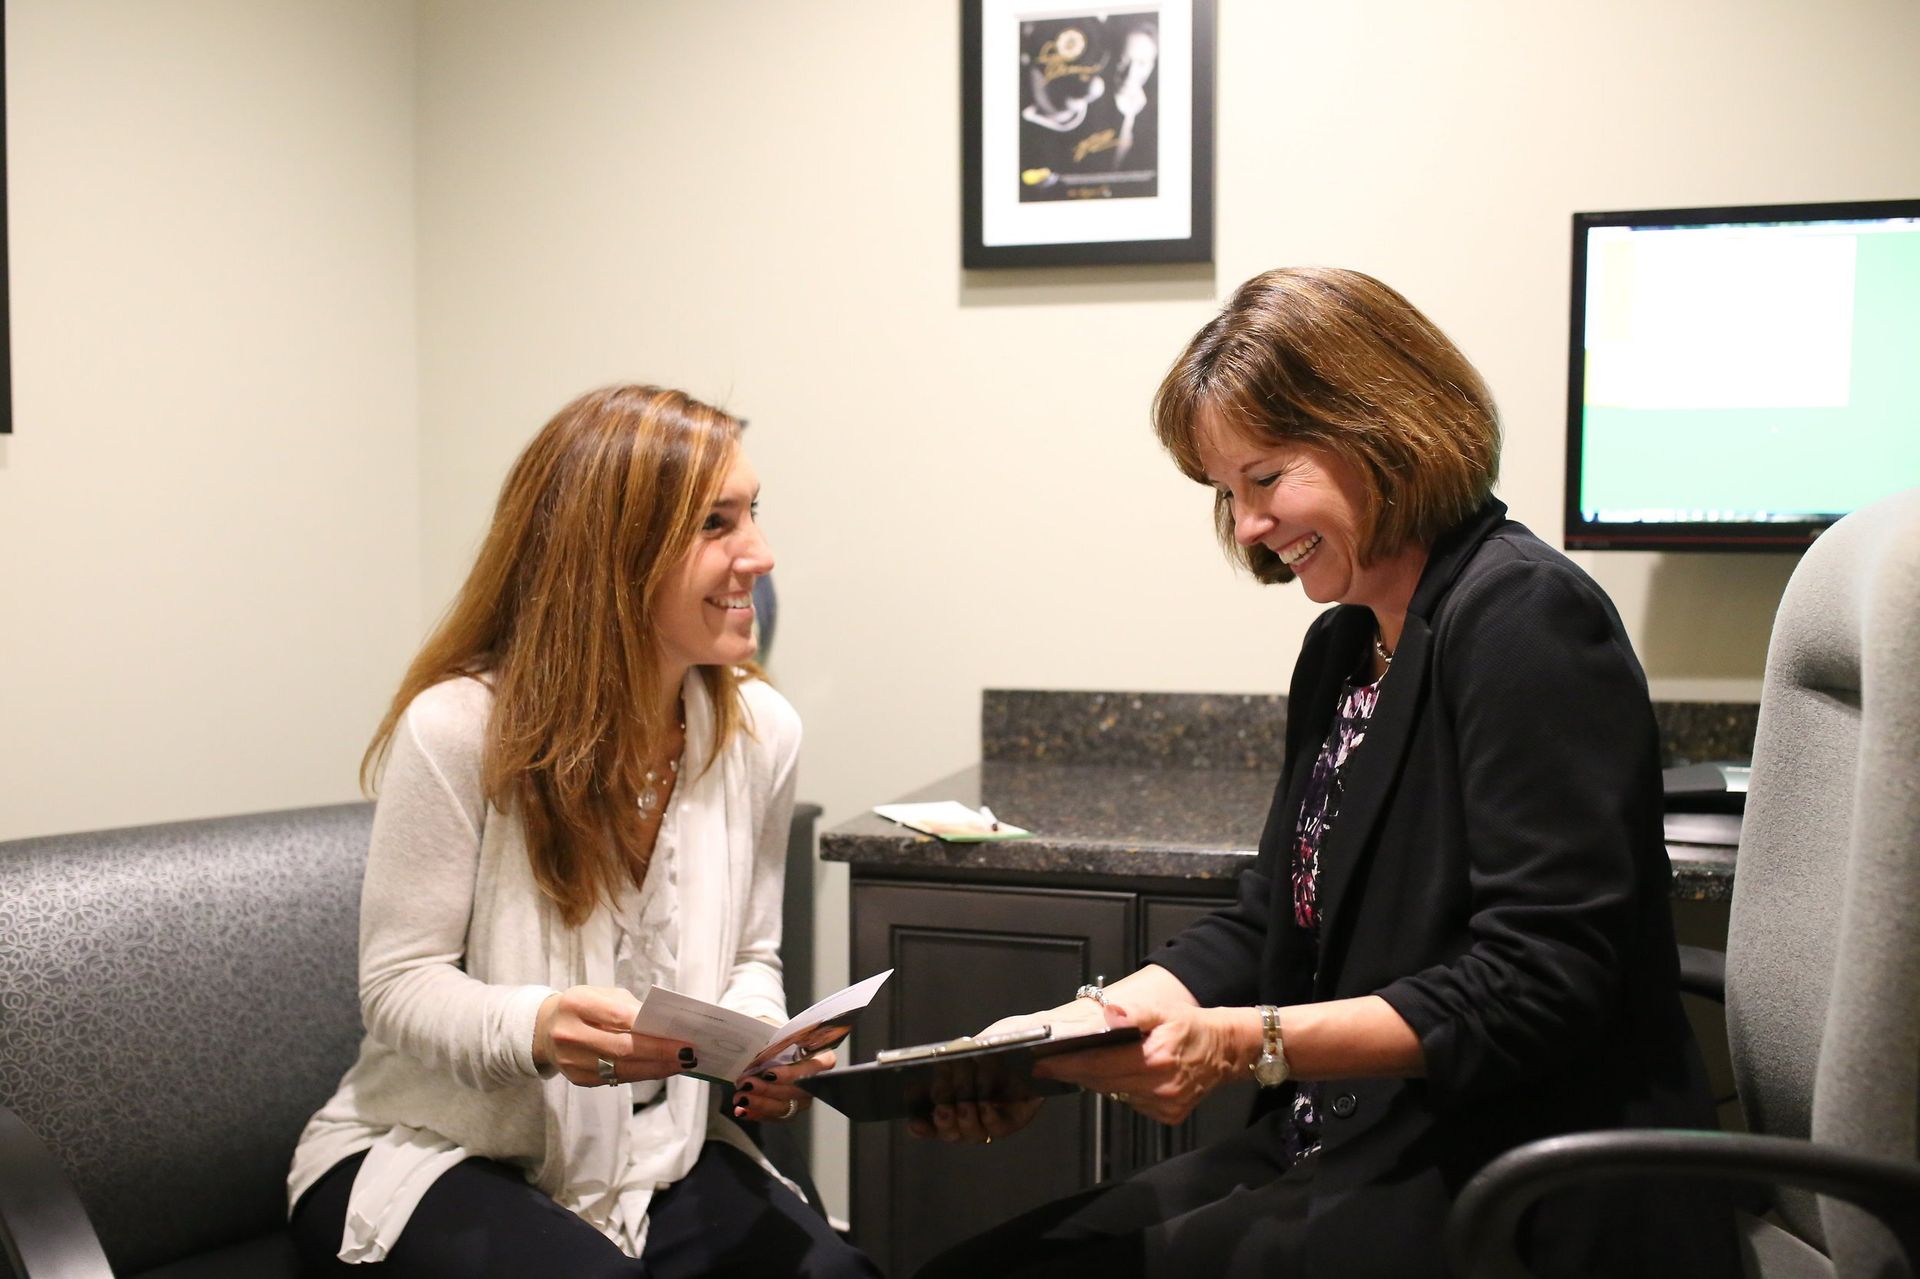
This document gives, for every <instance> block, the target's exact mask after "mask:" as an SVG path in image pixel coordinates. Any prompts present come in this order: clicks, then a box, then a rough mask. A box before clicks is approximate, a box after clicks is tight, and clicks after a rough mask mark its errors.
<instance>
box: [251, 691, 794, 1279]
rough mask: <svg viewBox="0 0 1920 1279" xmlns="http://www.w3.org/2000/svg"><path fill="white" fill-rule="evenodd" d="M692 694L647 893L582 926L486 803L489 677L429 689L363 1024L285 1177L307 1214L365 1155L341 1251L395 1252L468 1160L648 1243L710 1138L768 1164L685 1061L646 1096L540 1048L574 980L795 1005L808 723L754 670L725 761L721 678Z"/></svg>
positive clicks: (385, 825)
mask: <svg viewBox="0 0 1920 1279" xmlns="http://www.w3.org/2000/svg"><path fill="white" fill-rule="evenodd" d="M682 691H683V694H684V697H685V705H686V710H687V742H688V746H687V750H686V753H685V755H684V756H683V758H682V761H681V771H680V781H679V785H678V787H677V789H676V791H675V794H674V797H673V800H672V802H671V804H670V807H669V811H668V813H667V814H666V815H665V816H664V818H663V821H662V830H661V834H660V838H659V842H658V844H657V845H656V848H655V853H654V868H653V869H652V870H651V871H650V872H649V874H648V877H647V885H646V886H645V887H643V888H641V889H639V890H632V891H630V892H629V893H628V894H626V895H625V896H624V897H623V900H622V901H621V903H620V904H619V906H618V907H617V908H616V909H608V908H605V907H603V908H601V909H600V910H597V911H595V912H594V914H593V915H591V916H590V917H589V918H588V919H587V921H586V922H585V923H584V924H582V925H581V926H580V927H579V928H577V929H574V928H568V927H566V926H565V924H564V922H563V921H562V920H561V919H560V918H559V914H558V911H557V910H555V909H554V907H553V905H552V903H551V902H550V901H549V900H548V899H547V898H546V896H545V895H544V894H542V893H541V892H540V890H539V887H538V885H537V884H536V883H535V882H534V879H533V872H532V867H531V865H530V863H529V861H528V858H527V850H526V842H525V837H524V835H523V833H522V831H521V827H520V823H519V821H518V820H517V819H516V818H514V817H513V816H511V815H510V814H503V813H501V812H500V811H499V810H497V809H494V808H492V807H491V806H489V805H488V804H487V803H486V799H485V796H484V794H483V793H482V790H481V783H480V779H481V754H482V750H483V747H484V742H485V734H486V726H487V720H488V716H489V714H490V712H491V709H492V694H491V692H490V691H489V690H488V689H487V687H486V685H485V684H484V683H482V682H481V681H479V680H477V679H457V680H449V681H446V682H445V683H442V684H438V685H435V686H434V687H433V688H430V689H428V690H426V691H425V692H423V693H422V694H420V696H419V697H417V698H415V699H414V701H413V704H412V705H410V706H409V707H408V708H407V712H406V714H405V715H404V716H403V717H402V718H401V721H400V724H399V727H398V730H397V731H396V733H395V735H394V742H393V750H392V753H391V755H390V757H389V759H388V763H387V769H386V773H385V775H384V777H383V779H382V787H381V796H380V803H379V806H378V807H377V809H376V810H375V813H374V826H373V838H372V843H371V846H370V848H369V852H368V857H367V874H366V882H365V886H364V888H363V890H362V897H361V915H360V997H361V1008H362V1013H363V1016H364V1017H365V1020H366V1025H367V1035H366V1038H365V1039H364V1040H363V1041H362V1043H361V1048H360V1056H359V1059H358V1060H357V1061H356V1062H355V1063H354V1065H353V1066H352V1068H351V1069H349V1070H348V1071H347V1074H346V1077H345V1078H344V1079H342V1080H341V1082H340V1087H339V1090H338V1091H337V1092H335V1094H334V1095H333V1097H332V1098H331V1099H330V1100H329V1101H328V1102H327V1103H326V1104H325V1105H324V1106H322V1107H321V1108H320V1110H319V1111H318V1112H317V1113H316V1114H315V1115H314V1117H313V1118H312V1119H311V1120H310V1121H309V1122H308V1124H307V1127H306V1130H305V1132H303V1133H302V1134H301V1138H300V1143H299V1145H298V1147H297V1148H296V1149H295V1151H294V1159H293V1167H292V1169H291V1170H290V1172H289V1174H288V1179H287V1188H288V1203H289V1206H291V1205H292V1204H293V1203H295V1202H297V1201H298V1199H299V1197H300V1195H301V1194H302V1193H303V1192H304V1191H306V1190H307V1189H308V1188H309V1187H311V1186H312V1185H313V1184H314V1183H315V1182H316V1181H318V1180H319V1179H320V1177H321V1176H323V1175H324V1174H325V1173H326V1171H327V1170H328V1169H329V1168H332V1167H333V1166H334V1165H335V1164H337V1163H339V1162H340V1161H341V1160H342V1159H345V1158H347V1157H349V1156H351V1155H353V1154H355V1153H357V1152H359V1151H362V1150H364V1151H366V1152H367V1157H366V1160H365V1162H364V1163H362V1165H361V1166H360V1170H359V1172H358V1173H357V1174H356V1176H355V1179H354V1184H353V1189H352V1192H351V1194H350V1196H349V1198H348V1204H347V1218H346V1225H345V1229H344V1231H343V1234H342V1238H341V1243H340V1253H339V1256H340V1259H341V1260H342V1261H348V1262H357V1261H378V1260H380V1259H381V1258H383V1257H385V1256H386V1254H387V1250H388V1249H389V1248H391V1247H392V1246H393V1243H394V1241H395V1240H397V1239H398V1238H399V1237H400V1234H401V1232H402V1230H404V1229H405V1227H406V1223H407V1219H408V1217H409V1216H410V1215H411V1214H412V1212H413V1209H414V1206H415V1205H416V1204H417V1203H418V1202H419V1201H420V1197H421V1196H422V1195H423V1194H425V1193H426V1190H427V1188H428V1187H429V1186H431V1185H432V1184H433V1182H434V1181H435V1180H436V1179H437V1178H438V1177H439V1176H440V1174H441V1173H443V1172H445V1171H446V1170H447V1169H449V1168H451V1167H453V1166H454V1165H455V1164H458V1163H459V1162H460V1161H462V1160H463V1159H467V1158H470V1157H475V1156H480V1157H485V1158H489V1159H495V1160H500V1161H503V1162H506V1163H510V1164H514V1165H517V1166H519V1167H521V1168H523V1169H524V1170H525V1171H526V1174H527V1178H528V1180H529V1181H531V1182H533V1183H534V1184H536V1185H538V1186H539V1187H540V1188H541V1189H543V1190H545V1191H546V1192H547V1193H548V1194H551V1195H552V1196H553V1197H554V1199H555V1200H557V1201H558V1202H559V1203H561V1204H562V1205H564V1206H565V1207H567V1208H569V1209H571V1210H572V1211H573V1212H575V1213H577V1214H579V1215H580V1216H581V1217H582V1218H583V1219H585V1220H586V1221H588V1222H589V1223H591V1224H592V1225H594V1226H595V1227H596V1228H598V1229H599V1230H600V1231H602V1232H603V1233H604V1234H606V1235H607V1237H608V1238H610V1239H612V1240H613V1241H614V1242H615V1243H616V1244H618V1245H619V1246H620V1247H621V1249H622V1250H623V1251H624V1252H626V1253H627V1254H628V1255H629V1256H633V1257H638V1256H640V1254H641V1250H642V1248H643V1247H644V1246H645V1242H646V1229H647V1216H646V1214H647V1208H648V1205H649V1204H650V1203H651V1202H652V1199H653V1196H654V1194H655V1193H656V1192H657V1191H658V1190H660V1189H662V1188H664V1187H667V1186H670V1185H672V1184H673V1183H674V1182H676V1181H677V1180H679V1179H680V1178H681V1177H683V1176H685V1175H686V1173H687V1171H688V1170H689V1169H690V1168H692V1166H693V1164H694V1161H695V1160H697V1159H698V1158H699V1156H700V1150H701V1147H702V1145H703V1144H704V1143H705V1142H706V1141H707V1140H708V1139H714V1140H720V1141H724V1142H727V1143H728V1144H729V1145H732V1146H735V1147H738V1148H739V1149H741V1150H742V1151H744V1152H746V1153H747V1154H749V1155H751V1156H752V1157H753V1158H754V1159H755V1160H757V1161H758V1162H760V1163H761V1165H762V1166H763V1167H766V1161H765V1159H764V1158H763V1157H762V1156H761V1155H760V1154H759V1152H758V1150H757V1148H756V1147H755V1146H754V1145H753V1143H752V1142H751V1141H750V1140H749V1139H748V1138H747V1136H746V1135H745V1134H744V1133H743V1132H742V1131H741V1130H740V1129H739V1127H738V1126H737V1125H735V1124H734V1123H733V1122H732V1121H731V1120H728V1119H725V1118H722V1117H721V1116H720V1115H719V1114H718V1113H717V1099H716V1098H715V1097H714V1096H713V1089H712V1086H711V1085H709V1084H707V1083H704V1082H702V1081H700V1080H697V1079H694V1078H692V1077H691V1076H686V1075H676V1076H674V1077H673V1078H671V1079H669V1080H667V1081H665V1083H664V1086H662V1085H658V1084H656V1085H654V1086H652V1087H646V1088H640V1089H638V1090H637V1092H636V1089H635V1088H634V1087H633V1086H631V1085H622V1086H620V1087H615V1088H604V1087H592V1088H583V1087H578V1086H576V1085H574V1084H572V1083H569V1082H568V1081H567V1080H566V1079H565V1078H564V1077H562V1076H560V1075H558V1074H552V1075H549V1076H547V1077H544V1078H543V1077H542V1076H541V1074H540V1072H539V1071H538V1069H537V1068H536V1067H535V1066H534V1062H533V1027H534V1020H535V1018H536V1016H537V1014H538V1012H539V1008H540V1004H541V1003H542V1001H544V1000H545V999H546V997H547V996H548V995H549V994H552V993H553V992H554V991H556V990H564V989H566V988H567V987H569V986H574V985H583V984H584V985H595V986H609V985H624V986H627V987H628V988H629V989H634V990H636V992H638V993H644V990H645V989H646V985H644V984H643V983H648V984H650V983H652V982H656V981H658V982H667V983H668V984H669V985H670V986H671V988H672V989H674V990H677V991H679V992H681V993H682V994H686V995H691V996H693V997H694V998H697V999H705V1000H708V1001H710V1002H714V1003H719V1004H721V1005H723V1006H725V1007H728V1008H731V1009H734V1010H736V1011H738V1012H742V1013H745V1014H747V1015H748V1016H752V1017H765V1018H771V1019H772V1020H773V1021H775V1022H776V1023H778V1022H781V1021H784V1020H785V1018H786V1009H785V998H784V995H783V993H782V988H781V983H780V959H779V944H780V908H781V893H782V891H783V887H784V875H785V868H786V843H787V829H788V824H789V822H790V821H791V817H792V809H793V785H794V765H795V762H796V759H797V757H798V754H799V746H800V722H799V718H798V716H796V715H795V714H794V712H793V708H792V707H791V706H790V705H789V704H788V703H787V701H786V699H785V698H783V697H781V696H780V695H779V694H778V693H777V692H775V691H774V690H773V689H772V688H771V687H769V686H768V685H766V684H765V683H762V682H760V681H758V680H755V681H751V682H749V683H747V684H745V685H744V686H743V687H742V689H741V696H742V699H743V701H744V703H745V707H746V710H747V726H748V729H749V730H750V731H748V732H743V733H739V734H736V735H735V738H734V740H733V741H732V742H731V743H729V744H728V746H727V748H726V749H725V750H724V751H723V752H721V754H720V756H719V758H718V759H716V760H715V761H714V763H713V766H712V767H711V768H708V767H706V764H705V760H706V754H707V753H708V752H709V751H710V750H711V745H710V744H711V743H712V741H713V711H712V707H711V705H710V703H709V702H708V699H707V694H706V686H705V685H704V684H703V683H702V682H701V681H700V679H699V678H698V674H697V672H696V673H693V674H690V675H689V676H688V678H687V681H686V683H685V685H684V686H683V690H682ZM663 872H664V873H663ZM623 921H624V922H623ZM636 1102H638V1103H643V1104H640V1105H637V1106H636V1104H635V1103H636ZM768 1171H769V1172H772V1169H771V1168H768ZM776 1175H777V1174H776Z"/></svg>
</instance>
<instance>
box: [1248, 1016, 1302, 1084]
mask: <svg viewBox="0 0 1920 1279" xmlns="http://www.w3.org/2000/svg"><path fill="white" fill-rule="evenodd" d="M1255 1007H1256V1009H1257V1010H1258V1011H1259V1013H1260V1055H1259V1056H1258V1057H1257V1058H1255V1059H1254V1062H1253V1065H1252V1067H1251V1069H1252V1071H1253V1078H1254V1080H1255V1082H1257V1083H1258V1084H1259V1085H1260V1086H1261V1087H1262V1088H1278V1087H1279V1086H1280V1085H1281V1084H1284V1083H1286V1082H1287V1079H1288V1077H1289V1076H1291V1075H1292V1074H1293V1071H1292V1069H1291V1068H1290V1067H1289V1066H1288V1065H1287V1049H1286V1045H1285V1044H1283V1043H1282V1042H1281V1041H1280V1010H1279V1009H1278V1008H1275V1007H1274V1006H1273V1005H1272V1004H1257V1005H1255Z"/></svg>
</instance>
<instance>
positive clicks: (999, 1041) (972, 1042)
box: [873, 1026, 1053, 1065]
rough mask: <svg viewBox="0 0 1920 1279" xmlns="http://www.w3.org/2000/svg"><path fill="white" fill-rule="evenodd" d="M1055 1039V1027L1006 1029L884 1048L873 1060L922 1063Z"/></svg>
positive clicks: (879, 1061) (881, 1062)
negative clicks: (986, 1049) (936, 1058)
mask: <svg viewBox="0 0 1920 1279" xmlns="http://www.w3.org/2000/svg"><path fill="white" fill-rule="evenodd" d="M1052 1037H1053V1027H1052V1026H1034V1027H1032V1028H1031V1029H1028V1030H1007V1031H1002V1032H1001V1033H1000V1034H997V1035H982V1036H980V1037H979V1038H975V1037H974V1036H972V1035H962V1036H960V1038H958V1039H946V1040H941V1041H940V1042H939V1043H932V1044H915V1045H914V1046H913V1047H911V1048H885V1049H882V1050H881V1051H879V1052H877V1053H875V1054H874V1055H873V1060H874V1061H875V1063H877V1064H882V1065H884V1064H888V1063H892V1062H898V1061H919V1060H920V1059H921V1058H923V1057H945V1056H948V1055H950V1054H952V1053H966V1052H973V1051H975V1050H976V1049H980V1048H1007V1047H1010V1046H1012V1045H1014V1044H1031V1043H1036V1042H1038V1041H1040V1040H1042V1039H1051V1038H1052Z"/></svg>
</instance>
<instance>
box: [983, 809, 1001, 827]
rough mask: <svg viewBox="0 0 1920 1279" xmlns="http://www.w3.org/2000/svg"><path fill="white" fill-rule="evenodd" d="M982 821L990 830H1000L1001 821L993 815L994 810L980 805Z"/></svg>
mask: <svg viewBox="0 0 1920 1279" xmlns="http://www.w3.org/2000/svg"><path fill="white" fill-rule="evenodd" d="M980 820H981V821H983V822H985V823H986V824H987V829H988V830H999V829H1000V819H999V818H998V817H995V816H994V815H993V810H992V809H991V808H988V807H987V806H986V805H985V804H982V805H980Z"/></svg>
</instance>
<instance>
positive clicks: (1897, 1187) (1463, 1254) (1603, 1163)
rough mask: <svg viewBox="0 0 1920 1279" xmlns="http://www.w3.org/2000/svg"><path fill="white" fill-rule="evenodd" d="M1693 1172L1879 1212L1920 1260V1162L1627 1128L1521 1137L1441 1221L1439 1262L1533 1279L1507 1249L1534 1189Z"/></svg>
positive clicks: (1772, 1141) (1482, 1278)
mask: <svg viewBox="0 0 1920 1279" xmlns="http://www.w3.org/2000/svg"><path fill="white" fill-rule="evenodd" d="M1625 1176H1632V1177H1642V1178H1644V1177H1699V1178H1708V1179H1717V1180H1727V1181H1736V1182H1747V1183H1753V1182H1758V1183H1763V1184H1767V1185H1793V1186H1800V1187H1804V1188H1806V1189H1808V1190H1812V1191H1815V1192H1817V1193H1819V1194H1823V1195H1832V1196H1834V1197H1836V1198H1839V1199H1845V1200H1846V1201H1848V1202H1849V1203H1852V1204H1855V1205H1857V1206H1859V1207H1861V1208H1864V1209H1866V1210H1867V1211H1868V1212H1871V1213H1872V1214H1873V1215H1874V1216H1876V1217H1878V1218H1879V1219H1880V1221H1881V1222H1882V1223H1883V1224H1884V1225H1886V1227H1887V1228H1888V1229H1889V1230H1891V1231H1892V1232H1893V1235H1894V1237H1895V1238H1896V1239H1897V1240H1899V1242H1900V1246H1901V1247H1902V1248H1903V1249H1905V1250H1906V1254H1907V1260H1908V1265H1909V1268H1911V1267H1912V1266H1913V1265H1914V1263H1915V1262H1916V1260H1920V1220H1916V1219H1915V1215H1914V1212H1913V1205H1914V1204H1915V1203H1916V1202H1920V1164H1916V1163H1912V1162H1909V1161H1906V1160H1899V1159H1887V1158H1883V1157H1880V1156H1877V1155H1862V1154H1855V1153H1853V1152H1851V1151H1845V1150H1837V1149H1835V1148H1833V1147H1831V1146H1821V1145H1816V1144H1815V1143H1813V1142H1810V1141H1796V1140H1792V1139H1790V1138H1786V1137H1758V1136H1750V1135H1746V1134H1741V1133H1723V1132H1701V1131H1691V1130H1678V1129H1669V1128H1629V1129H1623V1130H1620V1131H1615V1132H1588V1133H1575V1134H1572V1135H1570V1136H1565V1137H1549V1138H1546V1139H1545V1140H1543V1141H1535V1142H1529V1143H1528V1144H1526V1145H1524V1146H1520V1147H1518V1148H1517V1149H1514V1150H1510V1151H1508V1152H1507V1153H1506V1154H1504V1155H1501V1156H1500V1157H1499V1158H1498V1159H1495V1160H1494V1161H1493V1162H1492V1163H1490V1164H1488V1165H1487V1166H1486V1167H1485V1168H1482V1169H1481V1170H1480V1171H1479V1173H1477V1174H1476V1175H1475V1176H1474V1178H1473V1180H1472V1181H1469V1182H1468V1183H1467V1185H1466V1188H1465V1189H1464V1190H1462V1191H1461V1192H1460V1197H1459V1199H1458V1200H1456V1201H1455V1202H1454V1205H1453V1210H1452V1212H1451V1213H1450V1214H1449V1215H1448V1217H1447V1238H1446V1249H1447V1263H1448V1265H1449V1267H1450V1268H1451V1270H1452V1272H1453V1273H1454V1274H1455V1275H1462V1276H1465V1275H1471V1276H1474V1279H1532V1272H1531V1271H1529V1270H1528V1269H1527V1268H1526V1266H1525V1265H1524V1264H1523V1263H1522V1262H1521V1260H1520V1256H1519V1252H1518V1251H1517V1249H1516V1248H1515V1246H1514V1236H1515V1234H1516V1229H1515V1228H1516V1227H1517V1225H1518V1224H1519V1221H1520V1217H1521V1214H1523V1213H1524V1212H1526V1210H1527V1209H1528V1208H1529V1207H1531V1206H1532V1205H1533V1202H1534V1201H1535V1200H1536V1199H1538V1198H1540V1197H1541V1196H1542V1195H1546V1194H1550V1193H1552V1192H1553V1191H1555V1190H1559V1189H1561V1188H1563V1187H1566V1186H1570V1185H1575V1184H1578V1183H1580V1182H1584V1181H1591V1180H1594V1179H1596V1178H1605V1177H1625Z"/></svg>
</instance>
